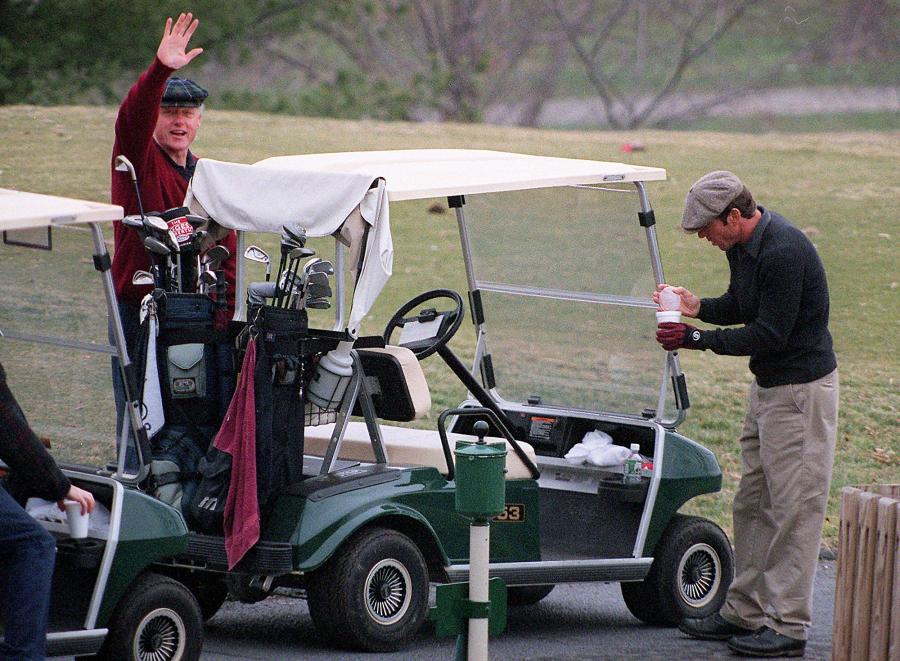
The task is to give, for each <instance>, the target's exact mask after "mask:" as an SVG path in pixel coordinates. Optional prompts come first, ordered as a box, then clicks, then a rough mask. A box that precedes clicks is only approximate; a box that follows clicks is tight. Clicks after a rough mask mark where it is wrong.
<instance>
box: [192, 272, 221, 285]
mask: <svg viewBox="0 0 900 661" xmlns="http://www.w3.org/2000/svg"><path fill="white" fill-rule="evenodd" d="M197 279H198V280H199V282H200V284H201V285H206V286H207V287H208V286H210V285H214V284H216V283H217V282H218V281H219V280H218V278H216V274H215V273H213V272H212V271H202V272H201V273H200V275H199V276H198V278H197Z"/></svg>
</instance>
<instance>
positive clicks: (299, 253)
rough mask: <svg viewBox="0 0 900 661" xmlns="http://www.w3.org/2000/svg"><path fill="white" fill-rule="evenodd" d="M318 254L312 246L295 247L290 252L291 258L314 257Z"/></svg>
mask: <svg viewBox="0 0 900 661" xmlns="http://www.w3.org/2000/svg"><path fill="white" fill-rule="evenodd" d="M315 254H316V251H315V250H313V249H312V248H303V247H299V248H294V249H292V250H291V251H290V252H289V253H288V257H290V258H291V259H303V258H304V257H312V256H313V255H315Z"/></svg>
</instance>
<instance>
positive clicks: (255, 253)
mask: <svg viewBox="0 0 900 661" xmlns="http://www.w3.org/2000/svg"><path fill="white" fill-rule="evenodd" d="M244 258H246V259H249V260H250V261H251V262H259V263H260V264H271V263H272V260H271V258H270V257H269V253H267V252H266V251H265V250H263V249H262V248H260V247H259V246H257V245H249V246H247V249H246V250H245V251H244Z"/></svg>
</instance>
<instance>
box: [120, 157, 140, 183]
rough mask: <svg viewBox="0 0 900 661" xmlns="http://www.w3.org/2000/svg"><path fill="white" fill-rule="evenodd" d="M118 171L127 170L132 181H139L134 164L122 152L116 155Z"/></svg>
mask: <svg viewBox="0 0 900 661" xmlns="http://www.w3.org/2000/svg"><path fill="white" fill-rule="evenodd" d="M116 171H118V172H127V173H128V174H129V175H130V176H131V180H132V181H137V175H136V174H135V172H134V166H133V165H132V164H131V161H129V160H128V158H127V157H125V156H123V155H122V154H119V155H118V156H116Z"/></svg>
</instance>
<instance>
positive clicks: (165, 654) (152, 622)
mask: <svg viewBox="0 0 900 661" xmlns="http://www.w3.org/2000/svg"><path fill="white" fill-rule="evenodd" d="M185 642H186V641H185V630H184V622H183V621H182V620H181V617H180V616H179V615H178V613H176V612H175V611H173V610H172V609H171V608H157V609H156V610H153V611H150V612H149V613H147V615H145V616H144V619H142V620H141V622H140V624H138V627H137V630H136V631H135V634H134V646H133V649H132V652H133V656H134V658H135V659H138V660H139V661H177V659H180V658H181V656H182V654H184V646H185Z"/></svg>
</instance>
